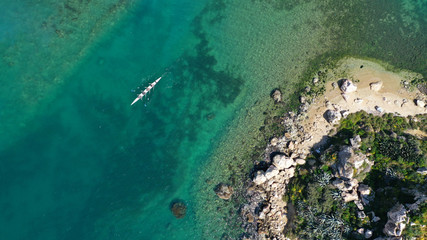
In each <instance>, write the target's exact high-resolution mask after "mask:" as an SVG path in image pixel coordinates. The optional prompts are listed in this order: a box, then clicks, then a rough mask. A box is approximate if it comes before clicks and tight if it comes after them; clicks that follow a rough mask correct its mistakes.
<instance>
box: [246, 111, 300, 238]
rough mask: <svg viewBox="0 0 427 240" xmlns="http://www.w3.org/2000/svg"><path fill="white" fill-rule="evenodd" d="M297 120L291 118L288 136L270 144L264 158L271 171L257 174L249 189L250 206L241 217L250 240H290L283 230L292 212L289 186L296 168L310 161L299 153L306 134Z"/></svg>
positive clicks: (247, 195)
mask: <svg viewBox="0 0 427 240" xmlns="http://www.w3.org/2000/svg"><path fill="white" fill-rule="evenodd" d="M294 117H295V115H294V116H289V119H288V121H289V122H287V124H288V125H287V127H288V132H287V134H286V135H285V136H284V137H282V138H276V139H275V140H274V141H272V140H271V141H270V144H269V145H268V146H267V149H266V154H265V156H264V157H265V159H264V161H265V162H267V163H268V164H269V165H268V168H267V170H266V171H265V172H264V171H262V170H258V171H256V173H255V174H254V177H253V179H252V183H251V186H250V187H248V189H247V192H246V197H247V200H248V204H246V205H244V206H243V207H242V208H241V216H242V217H243V218H244V219H246V221H245V223H244V228H245V230H246V233H247V238H248V239H286V238H285V236H284V234H283V229H284V227H285V225H286V224H287V222H288V216H287V214H288V210H287V205H286V202H284V201H283V196H284V195H285V193H286V185H287V184H288V183H289V181H290V179H291V178H293V177H294V175H295V167H296V166H297V165H298V164H305V160H304V159H305V157H306V153H305V152H304V151H302V150H300V149H299V143H300V142H302V141H303V139H304V135H301V133H304V132H303V131H300V130H301V129H300V130H298V126H296V125H294V123H295V122H297V121H295V122H294V120H293V118H294ZM294 129H295V131H294ZM294 134H295V135H294ZM292 139H293V140H292ZM273 143H274V144H273Z"/></svg>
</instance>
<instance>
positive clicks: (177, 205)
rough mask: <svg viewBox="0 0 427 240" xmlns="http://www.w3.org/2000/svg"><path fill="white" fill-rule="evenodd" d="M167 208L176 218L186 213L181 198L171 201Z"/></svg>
mask: <svg viewBox="0 0 427 240" xmlns="http://www.w3.org/2000/svg"><path fill="white" fill-rule="evenodd" d="M169 208H170V210H171V212H172V214H173V215H174V216H175V217H176V218H183V217H185V214H186V213H187V206H186V205H185V203H184V202H183V201H182V200H174V201H172V202H171V204H170V207H169Z"/></svg>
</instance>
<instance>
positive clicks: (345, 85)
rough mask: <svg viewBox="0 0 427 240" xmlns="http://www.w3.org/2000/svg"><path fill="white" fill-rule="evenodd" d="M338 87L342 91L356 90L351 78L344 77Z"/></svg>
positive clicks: (350, 91)
mask: <svg viewBox="0 0 427 240" xmlns="http://www.w3.org/2000/svg"><path fill="white" fill-rule="evenodd" d="M340 89H341V91H342V92H344V93H352V92H355V91H356V90H357V87H356V85H354V83H353V82H352V81H351V80H348V79H344V80H343V81H342V84H341V87H340Z"/></svg>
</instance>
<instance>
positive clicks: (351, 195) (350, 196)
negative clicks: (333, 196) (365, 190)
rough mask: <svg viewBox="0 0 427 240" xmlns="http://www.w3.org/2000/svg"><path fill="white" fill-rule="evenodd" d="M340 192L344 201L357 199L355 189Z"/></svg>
mask: <svg viewBox="0 0 427 240" xmlns="http://www.w3.org/2000/svg"><path fill="white" fill-rule="evenodd" d="M341 194H342V198H343V200H344V202H351V201H355V200H358V199H359V196H357V192H356V191H350V192H342V193H341Z"/></svg>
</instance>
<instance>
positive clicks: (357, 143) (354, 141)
mask: <svg viewBox="0 0 427 240" xmlns="http://www.w3.org/2000/svg"><path fill="white" fill-rule="evenodd" d="M361 142H362V139H361V138H360V136H359V135H356V136H354V138H350V144H351V146H352V147H354V148H359V147H360V143H361Z"/></svg>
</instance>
